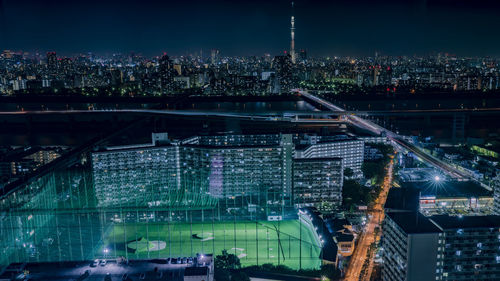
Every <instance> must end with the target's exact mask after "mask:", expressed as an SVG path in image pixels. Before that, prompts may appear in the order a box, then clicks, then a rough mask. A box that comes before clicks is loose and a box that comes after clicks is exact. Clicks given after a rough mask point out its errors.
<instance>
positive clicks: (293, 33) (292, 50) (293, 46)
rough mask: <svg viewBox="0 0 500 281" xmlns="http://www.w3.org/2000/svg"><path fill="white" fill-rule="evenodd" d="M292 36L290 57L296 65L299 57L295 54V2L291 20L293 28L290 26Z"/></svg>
mask: <svg viewBox="0 0 500 281" xmlns="http://www.w3.org/2000/svg"><path fill="white" fill-rule="evenodd" d="M290 35H291V41H290V56H291V57H292V63H295V59H296V58H297V55H296V54H295V15H294V3H293V1H292V19H291V26H290Z"/></svg>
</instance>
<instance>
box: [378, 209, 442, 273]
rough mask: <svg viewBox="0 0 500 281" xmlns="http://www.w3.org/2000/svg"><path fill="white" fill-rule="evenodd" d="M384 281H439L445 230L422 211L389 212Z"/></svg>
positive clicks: (383, 271) (385, 230) (383, 226)
mask: <svg viewBox="0 0 500 281" xmlns="http://www.w3.org/2000/svg"><path fill="white" fill-rule="evenodd" d="M382 229H383V234H384V236H383V239H384V240H383V242H382V243H383V247H384V252H383V265H384V267H383V269H382V280H383V281H417V280H418V281H429V280H436V270H437V269H438V267H437V261H438V248H439V245H440V244H439V243H440V241H441V235H442V234H441V231H440V229H439V228H438V227H437V226H436V225H434V224H433V223H432V222H431V221H430V220H429V219H428V218H426V217H425V216H424V215H422V214H420V213H418V212H396V213H392V212H389V213H387V214H386V216H385V219H384V222H383V225H382Z"/></svg>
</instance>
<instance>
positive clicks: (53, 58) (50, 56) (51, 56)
mask: <svg viewBox="0 0 500 281" xmlns="http://www.w3.org/2000/svg"><path fill="white" fill-rule="evenodd" d="M47 68H48V69H49V71H50V72H55V71H56V70H57V55H56V52H48V53H47Z"/></svg>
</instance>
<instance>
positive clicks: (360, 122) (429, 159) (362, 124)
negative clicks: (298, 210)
mask: <svg viewBox="0 0 500 281" xmlns="http://www.w3.org/2000/svg"><path fill="white" fill-rule="evenodd" d="M298 93H299V94H300V95H301V96H303V97H305V98H306V99H308V100H311V101H313V102H315V103H317V104H320V105H321V106H324V107H325V108H328V109H330V110H331V111H334V112H338V111H343V109H342V108H341V107H338V106H336V105H334V104H332V103H330V102H328V101H325V100H323V99H321V98H319V97H317V96H314V95H312V94H310V93H308V92H307V91H302V90H298ZM346 121H347V122H348V123H350V124H352V125H354V126H357V127H359V128H362V129H365V130H367V131H370V132H372V133H374V134H376V135H385V136H387V138H388V139H390V140H391V141H392V143H393V144H394V145H395V146H398V147H400V148H402V149H405V150H407V151H411V152H413V153H414V154H415V155H417V156H418V157H419V158H420V159H422V161H424V162H425V163H427V164H430V165H431V166H434V167H436V168H438V169H440V170H442V171H443V172H444V173H446V174H448V175H449V176H450V177H452V178H453V179H456V180H466V179H469V178H470V177H469V176H468V175H466V174H465V173H463V172H462V171H459V170H457V169H456V168H454V167H452V166H450V165H449V164H448V163H446V162H443V161H442V160H440V159H437V158H436V157H434V156H432V155H430V154H428V153H426V152H425V151H423V150H422V149H420V148H418V147H416V146H415V145H413V144H411V143H409V142H408V141H406V140H405V139H404V138H403V137H402V136H400V135H398V134H396V133H394V132H392V131H390V130H387V129H385V128H383V127H381V126H379V125H377V124H375V123H373V122H372V121H369V120H365V119H363V118H360V117H359V116H356V115H351V116H349V115H346Z"/></svg>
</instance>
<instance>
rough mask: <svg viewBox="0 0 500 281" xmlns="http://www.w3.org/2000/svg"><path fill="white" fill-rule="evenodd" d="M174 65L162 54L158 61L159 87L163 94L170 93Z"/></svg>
mask: <svg viewBox="0 0 500 281" xmlns="http://www.w3.org/2000/svg"><path fill="white" fill-rule="evenodd" d="M173 66H174V64H173V63H172V61H171V60H170V58H169V57H168V56H167V55H166V54H164V55H163V56H162V57H161V58H160V59H159V60H158V72H159V75H160V86H161V91H162V92H163V93H170V91H171V90H172V86H173V80H174V70H173Z"/></svg>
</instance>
